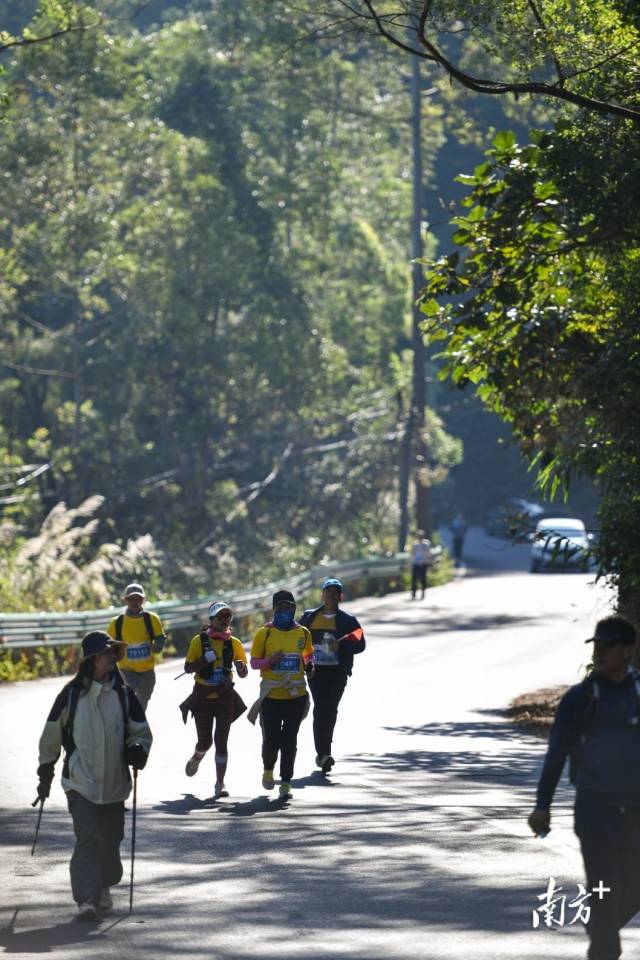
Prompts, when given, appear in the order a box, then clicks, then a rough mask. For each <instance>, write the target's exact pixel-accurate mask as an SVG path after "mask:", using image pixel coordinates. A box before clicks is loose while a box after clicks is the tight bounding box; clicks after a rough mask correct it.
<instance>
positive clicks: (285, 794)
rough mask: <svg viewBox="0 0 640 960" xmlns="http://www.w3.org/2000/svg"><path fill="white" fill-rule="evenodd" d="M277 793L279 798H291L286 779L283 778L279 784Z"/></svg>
mask: <svg viewBox="0 0 640 960" xmlns="http://www.w3.org/2000/svg"><path fill="white" fill-rule="evenodd" d="M278 795H279V797H280V799H281V800H291V799H292V794H291V784H290V783H288V782H287V781H286V780H283V781H282V783H281V784H280V790H279V791H278Z"/></svg>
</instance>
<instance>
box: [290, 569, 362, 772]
mask: <svg viewBox="0 0 640 960" xmlns="http://www.w3.org/2000/svg"><path fill="white" fill-rule="evenodd" d="M342 599H343V588H342V583H341V581H340V580H338V579H337V578H336V577H329V578H328V579H327V580H325V581H324V583H323V584H322V603H321V604H320V606H319V607H315V608H314V609H312V610H305V612H304V614H303V615H302V618H301V620H300V623H301V624H302V625H303V626H305V627H308V628H309V630H310V631H311V639H312V640H313V647H314V660H315V665H316V669H315V672H314V675H313V677H312V678H311V679H310V681H309V689H310V690H311V696H312V697H313V739H314V742H315V747H316V765H317V766H318V767H320V769H321V770H322V772H323V773H328V772H329V771H330V770H331V768H332V767H333V765H334V762H335V761H334V759H333V757H332V756H331V745H332V742H333V731H334V728H335V725H336V720H337V718H338V706H339V705H340V700H341V699H342V694H343V693H344V691H345V687H346V685H347V680H348V678H349V677H350V676H351V670H352V668H353V657H354V654H356V653H362V651H363V650H364V648H365V639H364V631H363V630H362V627H361V626H360V624H359V623H358V621H357V620H356V618H355V617H353V616H351V614H348V613H345V611H344V610H341V609H340V606H339V604H340V601H341V600H342Z"/></svg>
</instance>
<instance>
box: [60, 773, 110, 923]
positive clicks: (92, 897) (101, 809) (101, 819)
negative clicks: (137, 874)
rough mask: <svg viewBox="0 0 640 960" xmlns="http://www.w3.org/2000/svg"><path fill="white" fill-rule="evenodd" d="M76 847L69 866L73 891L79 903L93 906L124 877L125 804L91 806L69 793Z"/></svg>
mask: <svg viewBox="0 0 640 960" xmlns="http://www.w3.org/2000/svg"><path fill="white" fill-rule="evenodd" d="M67 803H68V806H69V812H70V814H71V817H72V819H73V831H74V833H75V835H76V845H75V847H74V850H73V855H72V857H71V863H70V864H69V872H70V873H71V892H72V893H73V899H74V900H75V901H76V903H93V904H96V905H97V903H98V901H99V900H100V894H101V893H102V891H103V890H104V889H106V888H107V887H112V886H113V885H114V884H115V883H118V882H119V881H120V880H121V878H122V862H121V860H120V843H121V842H122V838H123V837H124V801H120V802H119V803H91V801H90V800H87V799H86V798H85V797H83V796H81V795H80V794H79V793H76V791H75V790H70V791H69V793H68V794H67Z"/></svg>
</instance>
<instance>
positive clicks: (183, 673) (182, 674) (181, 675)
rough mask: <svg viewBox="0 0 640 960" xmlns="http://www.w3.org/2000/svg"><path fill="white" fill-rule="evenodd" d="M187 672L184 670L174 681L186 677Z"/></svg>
mask: <svg viewBox="0 0 640 960" xmlns="http://www.w3.org/2000/svg"><path fill="white" fill-rule="evenodd" d="M186 672H187V671H186V670H183V671H182V673H179V674H178V675H177V676H176V677H174V678H173V679H174V680H179V679H180V677H184V675H185V673H186Z"/></svg>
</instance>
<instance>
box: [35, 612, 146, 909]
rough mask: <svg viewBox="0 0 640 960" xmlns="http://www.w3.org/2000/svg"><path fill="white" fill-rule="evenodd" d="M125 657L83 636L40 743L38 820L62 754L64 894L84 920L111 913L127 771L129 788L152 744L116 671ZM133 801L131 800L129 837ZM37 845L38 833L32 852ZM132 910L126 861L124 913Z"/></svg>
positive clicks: (109, 643) (108, 643)
mask: <svg viewBox="0 0 640 960" xmlns="http://www.w3.org/2000/svg"><path fill="white" fill-rule="evenodd" d="M124 654H125V644H124V643H121V642H118V641H115V640H112V638H111V637H110V636H109V635H108V634H107V633H104V632H103V631H101V630H95V631H92V632H91V633H88V634H87V635H86V636H85V637H84V639H83V641H82V659H81V660H80V664H79V667H78V671H77V673H76V675H75V676H74V677H73V678H72V679H71V680H70V681H69V683H67V684H66V685H65V686H64V687H63V689H62V690H61V691H60V693H59V694H58V696H57V697H56V699H55V701H54V703H53V706H52V708H51V711H50V713H49V716H48V718H47V722H46V724H45V727H44V730H43V732H42V736H41V737H40V747H39V766H38V801H39V802H40V816H41V815H42V810H43V805H44V801H45V800H46V799H47V798H48V796H49V793H50V790H51V782H52V780H53V773H54V767H55V764H56V761H57V759H58V757H59V756H60V751H61V749H62V750H64V762H63V766H62V780H61V782H62V787H63V789H64V791H65V793H66V795H67V804H68V807H69V813H70V814H71V818H72V820H73V830H74V833H75V838H76V842H75V847H74V851H73V855H72V857H71V862H70V865H69V868H70V873H71V891H72V894H73V899H74V900H75V902H76V904H77V907H78V917H79V918H81V919H87V920H92V919H94V918H96V917H97V916H98V915H99V912H100V911H108V910H110V909H111V908H112V906H113V899H112V896H111V890H110V888H111V887H113V886H115V884H117V883H119V882H120V880H121V878H122V862H121V860H120V843H121V842H122V839H123V836H124V803H125V800H126V799H127V797H128V796H129V794H130V792H131V774H130V772H129V767H131V768H132V769H133V772H134V786H135V782H136V778H137V773H138V770H142V769H143V768H144V766H145V764H146V762H147V757H148V754H149V750H150V747H151V740H152V736H151V730H150V729H149V724H148V723H147V720H146V717H145V714H144V710H143V708H142V706H141V705H140V703H139V701H138V699H137V698H136V695H135V693H134V692H133V690H131V689H130V688H129V687H127V686H126V684H125V683H124V681H123V679H122V676H121V674H120V671H119V670H118V667H117V666H116V664H117V662H118V661H119V660H121V659H122V657H123V656H124ZM135 801H136V796H135V793H134V808H133V830H135V814H136V810H135ZM36 802H37V801H36ZM38 826H39V821H38ZM36 840H37V833H36V838H35V839H34V847H33V849H35V842H36ZM134 844H135V840H134V839H133V838H132V847H133V846H134ZM32 852H33V850H32ZM132 903H133V862H132V871H131V883H130V890H129V908H130V910H131V907H132Z"/></svg>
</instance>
